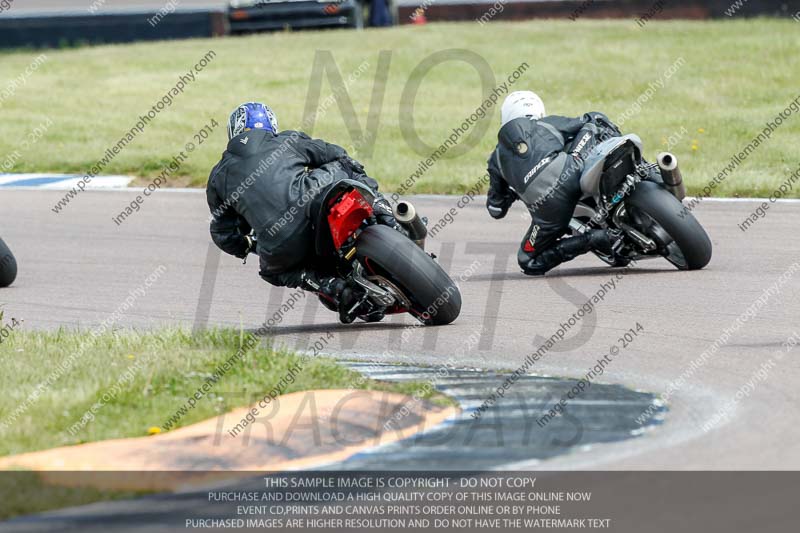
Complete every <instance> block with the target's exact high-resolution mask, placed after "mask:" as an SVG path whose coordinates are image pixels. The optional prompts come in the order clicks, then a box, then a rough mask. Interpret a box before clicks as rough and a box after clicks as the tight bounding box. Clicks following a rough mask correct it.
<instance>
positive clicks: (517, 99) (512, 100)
mask: <svg viewBox="0 0 800 533" xmlns="http://www.w3.org/2000/svg"><path fill="white" fill-rule="evenodd" d="M545 114H546V113H545V110H544V102H542V99H541V98H539V96H538V95H537V94H536V93H535V92H533V91H514V92H513V93H511V94H509V95H508V96H506V99H505V101H504V102H503V107H502V108H501V109H500V120H501V122H502V124H501V126H505V125H506V124H507V123H509V122H511V121H512V120H514V119H515V118H520V117H529V118H532V119H535V120H539V119H540V118H542V117H543V116H545Z"/></svg>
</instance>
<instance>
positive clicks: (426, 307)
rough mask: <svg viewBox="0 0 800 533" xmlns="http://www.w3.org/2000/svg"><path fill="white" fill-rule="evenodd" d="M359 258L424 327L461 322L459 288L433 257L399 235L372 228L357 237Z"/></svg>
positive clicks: (357, 254)
mask: <svg viewBox="0 0 800 533" xmlns="http://www.w3.org/2000/svg"><path fill="white" fill-rule="evenodd" d="M356 257H357V258H358V259H359V261H360V262H361V264H362V265H364V268H365V269H366V270H367V272H368V273H369V274H376V275H381V276H384V277H385V278H387V279H388V280H389V281H391V282H392V283H393V284H395V285H396V286H397V287H398V288H399V289H400V290H401V291H402V292H403V294H404V295H405V296H406V297H407V298H408V299H409V300H410V301H411V304H412V308H413V314H414V315H415V316H417V317H418V318H419V319H420V320H422V321H423V322H424V323H425V324H428V325H438V326H441V325H445V324H450V323H451V322H453V321H454V320H455V319H456V318H458V314H459V313H460V312H461V292H460V291H459V290H458V287H457V286H456V284H455V283H454V282H453V280H452V279H450V276H448V275H447V273H446V272H445V271H444V270H442V267H441V266H439V264H438V263H437V262H436V261H434V259H433V258H432V257H431V256H429V255H428V254H426V253H425V252H424V251H423V250H422V249H421V248H420V247H419V246H417V245H416V244H414V243H413V242H412V241H411V240H409V239H408V238H407V237H405V236H403V235H401V234H400V233H399V232H398V231H396V230H394V229H392V228H390V227H388V226H382V225H373V226H369V227H368V228H366V229H365V230H364V231H363V232H362V233H361V235H359V237H358V241H357V242H356Z"/></svg>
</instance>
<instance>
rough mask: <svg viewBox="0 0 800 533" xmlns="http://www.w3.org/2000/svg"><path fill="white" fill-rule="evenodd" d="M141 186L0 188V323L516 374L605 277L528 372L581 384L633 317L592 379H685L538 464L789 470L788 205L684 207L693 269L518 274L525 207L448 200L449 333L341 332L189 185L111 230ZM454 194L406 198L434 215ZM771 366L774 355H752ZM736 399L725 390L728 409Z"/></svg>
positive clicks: (796, 207) (792, 409) (592, 266)
mask: <svg viewBox="0 0 800 533" xmlns="http://www.w3.org/2000/svg"><path fill="white" fill-rule="evenodd" d="M140 192H141V191H139V190H137V189H132V190H126V191H104V192H100V191H87V192H84V193H82V194H80V195H79V196H77V197H76V198H75V199H73V200H72V202H71V203H70V204H69V205H68V206H67V208H66V209H65V210H64V211H63V212H62V213H59V214H56V213H54V212H53V211H52V210H51V207H52V206H53V205H54V204H55V203H56V202H57V201H58V200H59V199H60V198H61V197H62V196H63V191H41V190H4V191H3V192H2V194H0V213H2V220H1V223H2V225H1V226H0V235H2V237H3V238H4V239H5V240H6V242H7V243H8V244H9V246H10V247H11V248H12V250H13V251H14V253H15V255H16V256H17V260H18V262H19V264H20V273H19V277H18V279H17V281H16V283H15V284H14V285H13V286H12V287H11V288H8V289H2V290H0V305H2V309H3V311H4V312H5V319H6V320H10V319H11V318H12V317H13V318H16V319H18V320H20V321H23V327H25V328H29V329H36V328H48V329H52V328H58V327H82V328H91V327H93V326H95V325H97V324H99V323H100V322H102V321H104V320H107V319H108V320H111V321H112V322H113V324H114V326H115V327H136V328H155V327H161V326H164V325H180V326H184V327H203V326H205V325H225V326H231V327H239V325H240V324H243V325H244V326H245V327H246V328H250V329H255V328H257V327H258V326H259V325H261V324H262V323H263V322H264V321H265V320H266V319H267V318H268V317H272V320H274V321H276V322H279V323H278V325H277V326H276V333H277V337H278V340H279V341H280V342H282V343H285V344H286V345H287V346H289V347H292V348H297V349H305V348H307V347H308V346H309V345H310V344H311V343H313V342H314V341H315V340H316V339H317V338H318V336H320V335H324V334H325V332H327V331H333V332H334V333H335V339H334V340H333V341H332V343H331V344H330V345H329V346H327V348H326V351H327V352H329V353H331V354H333V355H335V356H337V357H342V358H346V359H351V360H352V359H363V360H372V361H382V362H395V361H396V362H404V363H411V362H413V363H418V364H423V365H433V366H437V365H442V364H444V363H445V362H446V361H448V359H450V358H452V360H453V361H455V362H456V363H457V365H458V366H459V367H466V368H481V369H493V370H500V369H505V370H513V369H515V368H517V367H519V366H520V365H521V364H522V362H523V360H524V359H525V357H526V356H528V355H529V354H531V353H532V352H534V351H535V350H536V349H537V348H538V346H539V345H540V344H541V343H542V342H544V340H545V339H546V338H548V337H550V336H552V335H553V334H554V333H555V332H556V331H557V330H558V329H559V327H560V324H561V323H565V322H567V321H568V320H569V319H570V317H572V315H573V313H575V312H576V311H577V309H578V308H580V307H581V306H582V305H583V304H584V303H585V302H586V301H587V300H589V299H590V298H591V297H592V295H595V294H596V293H598V291H599V290H600V288H601V285H602V284H606V286H610V284H611V282H612V280H613V281H614V282H615V283H616V287H615V288H611V289H609V290H608V291H607V292H606V293H605V295H604V299H603V300H602V301H601V302H599V303H597V305H596V306H595V307H594V308H593V311H592V312H590V313H586V314H584V315H583V317H582V319H581V320H578V321H577V322H575V325H574V327H571V329H569V331H568V332H567V333H566V335H565V336H564V339H563V340H561V341H559V342H558V343H556V345H555V346H554V347H553V348H552V350H551V351H550V352H548V353H546V354H545V355H544V356H543V357H542V358H541V359H540V360H539V361H537V362H536V363H535V364H534V365H533V366H532V367H531V369H530V371H531V372H533V373H536V374H539V375H551V376H560V377H572V378H579V377H582V376H584V375H585V374H586V373H587V372H588V371H589V370H590V369H591V368H592V367H593V366H594V365H595V364H596V361H597V359H598V358H600V357H602V356H603V355H605V354H606V353H608V350H609V348H610V347H611V346H613V345H615V344H617V340H618V339H619V338H620V337H621V336H622V335H623V334H624V333H625V332H626V331H627V330H629V328H635V327H636V323H637V322H638V323H639V324H641V326H642V327H643V329H644V332H643V333H640V335H639V336H638V337H637V338H636V339H635V340H634V341H633V342H632V343H631V344H630V346H629V347H627V348H624V349H622V350H621V351H620V353H619V355H618V356H616V357H615V358H614V359H613V361H612V362H611V363H610V364H609V365H608V367H607V368H606V372H605V374H604V375H603V376H602V377H600V378H599V380H598V381H599V382H602V383H608V384H621V385H625V386H627V387H630V388H633V389H637V390H643V391H648V392H655V393H665V392H667V391H668V390H669V389H670V384H671V382H673V380H677V379H678V378H679V377H680V376H681V375H682V374H683V375H684V376H685V379H684V380H683V382H681V383H680V384H679V385H678V386H677V387H673V390H674V392H673V393H671V394H670V395H669V396H670V397H669V408H670V410H669V412H668V413H667V416H666V419H665V422H664V423H663V424H662V425H660V426H658V427H657V428H656V429H654V430H651V431H647V432H645V433H644V434H643V435H642V436H640V437H639V438H636V439H630V440H626V441H624V442H618V443H613V444H602V445H597V446H593V447H592V448H591V450H589V451H581V450H580V449H578V450H576V451H574V452H571V453H568V454H564V455H561V456H559V457H556V458H553V459H549V460H546V461H544V462H542V463H540V464H538V465H536V468H537V469H542V468H585V469H702V470H706V469H796V468H800V463H799V462H798V461H799V460H798V456H797V453H796V450H797V442H798V440H799V439H800V429H798V426H797V425H795V423H794V422H795V419H796V418H797V414H798V413H797V409H798V407H797V406H798V405H800V392H798V389H797V383H798V381H799V380H800V364H799V363H798V361H797V357H798V354H800V350H798V351H796V352H791V353H789V354H787V355H786V356H785V357H783V358H776V356H775V353H776V350H781V349H782V344H783V343H784V342H786V341H787V339H788V338H789V337H790V335H791V334H792V333H793V331H794V330H795V329H797V330H799V331H800V326H799V325H798V319H797V317H798V311H799V310H800V302H799V301H798V293H799V292H800V272H797V271H794V272H792V271H789V272H788V274H786V275H784V274H785V273H786V272H787V269H789V267H790V266H791V265H792V264H794V263H795V261H800V253H798V252H800V241H798V239H796V238H794V237H793V235H794V234H795V232H796V228H797V227H800V204H798V203H781V204H775V205H773V206H772V207H771V208H770V210H769V211H768V214H767V216H766V217H765V218H763V219H761V220H759V221H758V222H757V223H756V224H755V225H754V226H753V227H752V228H750V229H749V230H748V231H747V232H742V231H741V230H740V229H739V228H738V227H737V224H738V223H739V222H741V221H742V220H743V219H744V218H745V217H746V216H747V215H748V214H749V213H750V212H751V211H752V210H753V209H754V208H755V206H756V203H754V202H709V201H707V202H703V203H701V204H700V205H699V206H698V207H697V209H696V210H695V213H696V214H697V216H698V218H699V220H700V221H701V223H702V224H703V225H704V226H705V227H706V228H707V230H708V232H709V234H710V235H711V237H712V240H713V243H714V247H715V250H714V258H713V259H712V262H711V264H710V265H709V267H708V268H707V269H706V270H703V271H700V272H691V273H684V272H678V271H677V270H674V269H673V267H672V266H671V265H669V264H668V263H666V261H662V260H656V261H650V262H642V263H640V264H639V265H638V266H636V267H635V268H633V269H631V270H630V271H628V272H627V273H624V274H618V273H619V272H620V271H619V270H611V269H609V268H607V267H605V266H604V265H603V264H602V263H601V262H600V261H599V260H597V259H596V258H594V257H591V256H586V257H582V258H579V259H578V260H576V261H574V262H573V263H571V264H568V265H562V266H561V267H560V268H558V269H557V270H555V271H553V272H552V273H551V274H550V275H548V276H547V277H546V278H528V277H525V276H523V275H522V274H521V273H520V272H519V271H518V267H517V264H516V248H517V246H518V243H519V239H520V238H521V235H522V234H523V232H524V230H525V229H526V227H527V221H526V220H525V216H524V215H525V213H524V212H523V210H522V209H519V208H517V209H515V210H513V211H512V212H511V213H510V214H509V216H508V217H507V219H506V220H504V221H499V222H496V221H493V220H491V219H490V218H489V216H488V215H487V214H486V212H485V210H484V208H483V206H482V200H476V201H475V202H473V203H472V204H470V205H468V206H467V207H466V208H464V209H463V210H457V211H456V213H457V214H456V215H455V217H454V222H453V223H452V224H449V225H448V226H447V227H445V228H444V229H443V230H442V231H441V232H440V233H439V234H437V235H436V237H435V238H434V239H430V240H429V246H428V248H429V250H430V251H433V252H434V253H436V254H437V255H438V256H439V259H440V261H441V262H442V263H443V264H444V265H445V266H446V267H447V269H448V270H449V271H450V272H451V274H452V275H453V277H454V278H455V279H459V285H460V287H461V290H462V293H463V299H464V306H463V310H462V314H461V317H460V318H459V319H458V320H457V321H456V323H455V324H453V325H451V326H447V327H440V328H404V327H403V326H405V325H411V324H413V323H414V322H413V321H412V319H411V318H410V317H405V316H403V317H395V318H394V319H392V320H389V321H386V322H384V323H380V324H360V325H359V324H354V325H350V326H341V325H339V324H338V323H337V322H336V320H335V318H334V316H333V315H332V314H331V313H330V312H328V311H327V310H325V309H324V308H322V307H321V306H320V305H319V304H318V303H317V302H316V300H315V299H314V298H307V299H303V300H300V302H299V304H297V305H296V306H295V308H294V309H293V310H291V311H289V312H288V313H286V314H285V315H284V316H283V317H281V318H279V319H278V320H276V319H275V316H276V315H275V313H276V311H278V310H279V309H280V307H281V304H282V302H283V301H284V300H286V299H287V298H289V297H290V296H291V294H290V293H291V291H289V290H288V289H271V288H270V287H269V286H268V285H267V284H265V283H264V282H262V281H261V280H260V278H258V276H257V261H256V260H255V257H253V259H252V260H250V261H248V262H247V264H246V265H244V266H243V265H242V264H241V261H239V260H236V259H235V258H232V257H227V256H225V257H221V256H220V255H219V254H217V253H215V252H214V250H215V249H214V248H210V247H209V243H210V239H209V236H208V229H207V221H208V212H207V208H206V205H205V195H204V194H203V193H202V192H201V191H191V192H187V191H159V192H157V193H156V194H155V195H154V196H152V197H149V198H148V199H147V200H146V201H145V202H144V204H143V205H142V207H141V210H140V211H139V212H137V213H135V214H134V215H132V216H131V217H130V218H129V219H128V220H126V221H124V222H123V223H122V224H121V225H119V226H117V225H116V224H115V223H114V222H112V217H113V216H116V215H117V214H118V213H119V212H120V211H122V210H123V209H124V207H125V206H126V205H127V204H128V203H129V202H130V201H131V200H132V199H133V198H134V197H135V196H136V194H139V193H140ZM457 201H458V198H456V197H421V198H417V199H415V200H414V202H415V204H416V205H417V207H418V210H419V211H421V212H422V213H423V214H424V215H427V216H428V217H429V218H430V219H431V224H432V225H433V224H435V223H436V221H437V220H439V218H440V217H441V216H443V215H444V213H445V212H447V211H448V210H450V209H451V208H453V207H456V203H457ZM210 250H211V253H209V251H210ZM217 260H218V261H219V262H218V265H217ZM159 265H163V266H164V268H163V269H162V272H163V273H162V274H161V275H160V276H157V279H156V280H155V281H154V282H153V283H152V285H151V286H150V287H149V288H147V289H146V290H144V291H143V292H144V293H143V294H142V291H141V290H138V289H139V288H140V287H142V286H143V284H144V283H145V279H146V278H147V277H148V276H150V275H151V274H152V273H153V272H154V271H156V270H157V269H158V268H159ZM798 267H800V265H798ZM782 275H784V278H783V279H784V281H783V282H780V283H779V278H781V276H782ZM617 277H619V278H620V279H618V280H617ZM776 283H779V285H777V286H775V284H776ZM771 286H775V287H777V288H776V289H775V290H773V291H772V292H771V293H769V294H768V295H767V297H766V299H764V298H762V302H763V303H764V305H763V307H762V308H760V309H759V310H758V311H757V312H755V313H751V316H750V317H745V318H746V320H741V319H740V320H739V323H738V325H737V318H739V317H740V316H741V315H742V314H743V313H744V312H745V311H746V310H747V309H748V307H750V306H752V305H753V303H754V302H755V301H756V300H758V299H759V298H760V297H762V295H763V294H764V291H765V290H767V289H768V288H769V287H771ZM132 291H133V292H132ZM132 294H133V296H131V295H132ZM126 299H128V302H131V300H133V303H132V305H131V306H130V308H129V310H128V311H127V312H126V313H125V314H124V315H123V317H122V318H121V319H120V320H117V321H114V319H113V318H109V317H110V316H111V315H112V314H113V313H114V312H115V311H116V310H117V309H119V308H120V306H121V305H122V304H123V302H124V301H125V300H126ZM751 311H752V309H751ZM726 328H728V330H729V335H726V336H725V337H724V338H725V339H726V340H725V341H723V342H717V346H718V351H716V352H715V353H714V354H713V355H711V356H709V357H708V358H707V359H705V363H704V364H701V365H699V366H698V365H697V361H698V358H699V356H700V354H702V353H703V352H704V351H706V350H708V349H709V347H711V346H712V345H713V344H714V343H715V341H718V339H720V336H721V335H722V334H723V331H724V330H725V329H726ZM693 361H694V363H693ZM768 361H772V364H770V365H768V366H765V363H766V362H768ZM692 369H693V370H692ZM759 369H764V370H762V371H761V372H760V373H759V372H758V371H759ZM687 370H688V375H687ZM756 374H759V375H760V377H759V378H755V377H754V376H756ZM748 383H749V385H748ZM742 390H746V391H747V393H746V394H745V393H742V392H739V391H742ZM737 392H739V400H740V401H738V403H736V404H730V402H731V401H732V400H733V399H734V397H735V396H736V395H737ZM730 405H733V407H731V408H730V409H728V407H730ZM721 409H728V410H727V411H725V412H727V415H726V416H725V417H722V418H721V419H719V422H718V423H717V424H713V427H712V428H711V429H710V430H708V428H706V429H707V430H704V429H703V426H704V425H706V424H708V423H709V422H710V421H712V420H713V419H714V418H715V414H717V413H719V412H721V411H720V410H721ZM717 418H719V417H717ZM585 422H586V423H590V422H591V421H589V420H587V421H585ZM514 467H515V468H524V467H525V465H524V464H523V465H519V464H517V465H514Z"/></svg>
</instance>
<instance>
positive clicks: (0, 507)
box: [0, 471, 147, 520]
mask: <svg viewBox="0 0 800 533" xmlns="http://www.w3.org/2000/svg"><path fill="white" fill-rule="evenodd" d="M102 475H108V474H101V476H102ZM144 494H147V493H146V492H134V491H113V490H107V489H102V490H101V489H94V488H88V487H82V488H75V487H62V486H58V485H52V484H49V483H45V482H43V481H42V479H41V478H40V477H39V475H38V474H37V473H36V472H22V471H16V472H3V473H2V474H0V498H2V503H0V520H8V519H10V518H14V517H15V516H24V515H29V514H35V513H43V512H45V511H52V510H55V509H63V508H65V507H74V506H79V505H88V504H90V503H95V502H101V501H109V500H122V499H126V498H135V497H137V496H142V495H144Z"/></svg>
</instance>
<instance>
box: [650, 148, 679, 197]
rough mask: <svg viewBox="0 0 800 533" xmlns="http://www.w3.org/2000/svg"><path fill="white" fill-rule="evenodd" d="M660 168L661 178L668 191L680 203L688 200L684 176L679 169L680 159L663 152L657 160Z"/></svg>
mask: <svg viewBox="0 0 800 533" xmlns="http://www.w3.org/2000/svg"><path fill="white" fill-rule="evenodd" d="M656 162H657V163H658V168H659V169H660V170H661V178H662V179H663V180H664V185H666V187H667V190H668V191H669V192H671V193H672V195H673V196H674V197H675V198H677V199H678V200H680V201H683V199H684V198H686V185H684V184H683V175H682V174H681V169H680V168H678V158H677V157H675V154H671V153H669V152H662V153H660V154H658V157H657V158H656Z"/></svg>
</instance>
